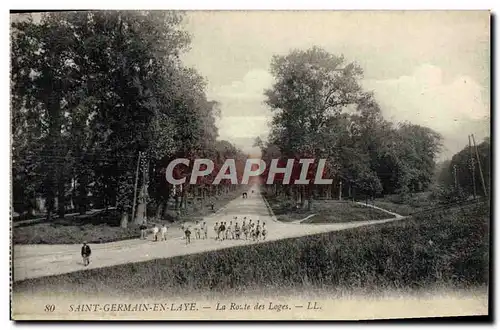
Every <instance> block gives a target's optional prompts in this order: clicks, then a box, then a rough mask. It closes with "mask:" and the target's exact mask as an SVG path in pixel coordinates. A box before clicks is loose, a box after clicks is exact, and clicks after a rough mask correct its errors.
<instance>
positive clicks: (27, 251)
mask: <svg viewBox="0 0 500 330" xmlns="http://www.w3.org/2000/svg"><path fill="white" fill-rule="evenodd" d="M252 189H253V190H254V193H252ZM235 216H237V217H238V220H239V223H240V225H241V221H242V220H243V217H245V216H246V217H247V219H252V221H253V222H256V221H257V220H260V222H261V223H262V222H265V223H266V227H267V229H268V237H267V240H266V241H275V240H279V239H284V238H290V237H300V236H306V235H312V234H317V233H323V232H329V231H337V230H344V229H349V228H356V227H361V226H366V225H371V224H376V223H384V222H390V221H395V220H400V219H404V217H402V216H400V215H397V217H396V218H390V219H385V220H370V221H357V222H350V223H337V224H301V225H297V224H290V223H282V222H279V221H278V220H277V219H276V217H275V216H274V214H273V212H272V211H271V210H270V208H269V204H268V203H267V201H266V200H265V199H264V198H262V196H261V195H260V193H259V191H258V187H257V186H254V187H252V188H251V189H250V190H249V191H248V198H247V199H243V198H242V197H238V198H236V199H234V200H232V201H231V202H229V203H228V204H227V205H226V206H225V207H224V208H223V209H221V210H220V211H219V212H217V213H216V214H213V215H210V216H207V217H205V218H204V221H206V223H207V226H208V228H209V229H208V236H209V239H207V240H195V239H193V240H192V243H191V244H189V245H186V244H185V242H184V240H183V239H182V237H181V236H180V235H181V232H180V231H179V230H178V229H177V231H178V234H179V236H177V235H174V236H177V237H176V238H172V239H169V240H167V241H166V242H153V241H151V240H148V241H145V240H140V239H133V240H125V241H119V242H112V243H103V244H91V247H92V258H91V264H90V265H89V266H88V267H84V266H83V265H82V263H81V258H80V247H81V246H80V245H78V244H75V245H15V246H14V251H13V252H14V255H13V258H14V269H13V277H14V281H19V280H23V279H28V278H36V277H42V276H49V275H57V274H64V273H70V272H74V271H78V270H82V269H92V268H101V267H107V266H113V265H120V264H126V263H131V262H140V261H147V260H152V259H158V258H169V257H175V256H180V255H187V254H193V253H200V252H206V251H213V250H218V249H223V248H228V247H233V246H240V245H249V244H256V243H255V242H253V241H245V240H238V241H236V240H226V241H222V242H221V241H215V239H214V237H215V234H214V230H213V227H214V224H215V222H216V221H221V220H222V221H227V222H229V221H233V218H234V217H235ZM192 236H194V235H192Z"/></svg>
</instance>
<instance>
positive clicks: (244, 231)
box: [241, 220, 248, 240]
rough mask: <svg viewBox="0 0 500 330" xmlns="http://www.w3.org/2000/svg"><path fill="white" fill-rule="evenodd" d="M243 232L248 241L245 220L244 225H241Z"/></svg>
mask: <svg viewBox="0 0 500 330" xmlns="http://www.w3.org/2000/svg"><path fill="white" fill-rule="evenodd" d="M241 231H242V232H243V234H244V235H245V240H246V239H248V227H247V225H246V223H245V220H243V224H242V225H241Z"/></svg>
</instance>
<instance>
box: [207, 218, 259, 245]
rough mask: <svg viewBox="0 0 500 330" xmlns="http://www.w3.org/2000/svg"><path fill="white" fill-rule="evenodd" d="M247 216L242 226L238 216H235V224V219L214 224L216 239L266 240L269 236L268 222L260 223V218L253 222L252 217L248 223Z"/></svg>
mask: <svg viewBox="0 0 500 330" xmlns="http://www.w3.org/2000/svg"><path fill="white" fill-rule="evenodd" d="M246 221H247V218H246V217H244V218H243V223H242V224H241V226H240V225H239V223H238V217H234V225H233V221H230V222H229V224H227V222H226V221H224V222H221V223H219V222H216V223H215V226H214V232H215V235H216V236H215V240H220V241H223V240H226V239H236V240H239V239H243V238H245V240H248V239H253V240H254V241H258V240H260V239H263V240H265V239H266V236H267V228H266V223H265V222H263V223H262V224H261V223H260V220H257V222H256V223H255V222H252V219H249V221H248V223H247V222H246Z"/></svg>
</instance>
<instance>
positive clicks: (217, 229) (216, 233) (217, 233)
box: [214, 222, 220, 240]
mask: <svg viewBox="0 0 500 330" xmlns="http://www.w3.org/2000/svg"><path fill="white" fill-rule="evenodd" d="M219 228H220V226H219V223H218V222H216V223H215V226H214V232H215V240H218V239H219Z"/></svg>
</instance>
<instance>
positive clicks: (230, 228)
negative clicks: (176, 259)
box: [139, 217, 267, 244]
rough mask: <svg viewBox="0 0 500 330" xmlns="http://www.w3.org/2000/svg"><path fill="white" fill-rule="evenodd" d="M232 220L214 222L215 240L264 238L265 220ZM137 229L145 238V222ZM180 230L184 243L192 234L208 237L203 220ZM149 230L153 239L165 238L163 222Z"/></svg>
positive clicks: (201, 237) (265, 231)
mask: <svg viewBox="0 0 500 330" xmlns="http://www.w3.org/2000/svg"><path fill="white" fill-rule="evenodd" d="M233 220H234V224H233V221H230V222H229V224H228V223H227V221H223V222H216V223H215V226H214V232H215V240H218V241H223V240H239V239H245V240H254V241H259V240H265V239H266V237H267V228H266V223H265V222H263V223H262V224H261V222H260V220H257V222H253V221H252V219H249V220H248V222H247V218H246V217H244V218H243V223H242V224H241V226H240V224H239V222H238V217H234V218H233ZM139 229H140V230H141V239H146V238H147V232H148V227H147V225H146V223H145V222H144V223H143V224H142V225H141V226H140V227H139ZM181 230H182V232H183V233H184V239H185V241H186V244H190V243H191V238H192V236H193V235H194V238H195V239H208V226H207V223H206V222H205V221H203V222H201V221H196V224H195V225H194V226H189V225H187V224H183V225H182V226H181ZM151 231H152V233H153V241H155V242H157V241H166V240H167V232H168V229H167V226H166V225H165V224H163V225H162V226H161V227H159V226H158V225H156V224H155V225H154V227H153V228H152V230H151Z"/></svg>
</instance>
